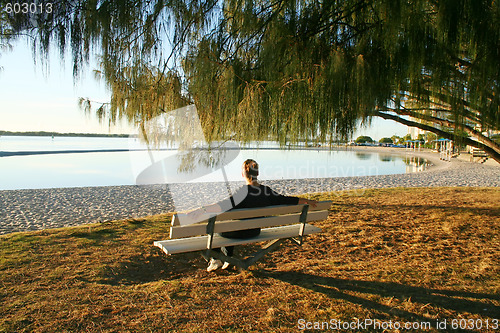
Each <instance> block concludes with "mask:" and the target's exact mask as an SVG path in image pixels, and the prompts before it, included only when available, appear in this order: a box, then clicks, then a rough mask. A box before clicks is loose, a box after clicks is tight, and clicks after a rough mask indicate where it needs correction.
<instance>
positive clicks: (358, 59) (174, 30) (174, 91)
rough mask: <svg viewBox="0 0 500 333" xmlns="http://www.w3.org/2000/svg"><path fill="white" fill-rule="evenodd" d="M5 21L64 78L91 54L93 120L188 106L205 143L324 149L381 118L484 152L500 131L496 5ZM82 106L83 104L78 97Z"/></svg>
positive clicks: (70, 5)
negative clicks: (95, 87)
mask: <svg viewBox="0 0 500 333" xmlns="http://www.w3.org/2000/svg"><path fill="white" fill-rule="evenodd" d="M53 3H54V11H53V12H52V13H41V14H37V15H32V16H31V17H29V18H28V16H27V15H25V16H22V15H11V17H10V18H9V19H10V22H12V23H11V24H12V26H13V27H14V29H15V30H16V31H30V32H31V33H32V34H34V35H36V36H37V39H36V41H37V43H38V44H37V47H38V49H39V50H41V51H42V54H47V51H48V49H49V47H52V46H53V45H56V47H59V48H60V50H61V51H63V50H64V49H65V48H67V46H68V45H69V46H70V48H71V51H72V56H73V60H74V64H75V65H74V71H75V75H77V74H78V72H79V70H80V68H81V67H82V65H83V64H85V62H86V61H87V60H88V58H89V55H91V54H93V53H98V54H99V55H100V56H101V57H102V59H103V66H102V68H101V71H100V73H99V74H100V76H101V77H102V78H103V79H104V80H105V81H106V82H107V83H108V86H109V88H110V90H111V92H112V98H111V101H110V103H107V104H105V105H100V106H98V107H97V108H96V109H97V112H98V113H99V115H101V116H102V117H103V118H107V119H116V118H120V117H126V118H127V119H129V120H131V121H137V122H139V123H140V122H143V121H145V120H147V119H151V117H154V116H155V115H158V114H160V113H162V112H164V111H165V110H169V109H172V108H175V107H177V106H181V105H185V104H188V103H195V104H196V106H197V108H198V111H199V113H200V117H201V119H202V124H203V127H204V131H205V136H206V137H207V138H208V139H209V140H216V139H226V138H233V139H235V140H240V141H249V140H262V139H274V140H278V141H280V142H281V143H285V142H294V141H300V140H313V141H332V140H335V139H337V138H343V139H345V138H348V137H349V136H350V135H351V134H352V132H353V130H354V129H355V126H356V124H357V123H358V122H359V121H360V120H361V121H364V122H369V121H370V119H372V118H373V117H382V118H384V119H391V120H394V121H397V122H400V123H403V124H405V125H409V126H415V127H419V128H421V129H424V130H428V131H431V132H434V133H436V134H437V135H439V136H441V137H445V138H451V139H455V140H458V141H460V142H462V143H465V144H469V145H472V146H476V147H479V148H482V149H484V150H486V151H487V152H488V153H489V154H490V155H491V156H492V157H493V158H495V159H496V160H497V161H499V162H500V147H499V145H498V144H496V143H495V142H493V141H492V140H490V139H489V138H488V137H487V136H486V135H485V133H486V132H488V131H491V130H494V131H497V130H499V128H500V109H499V102H500V101H499V94H498V93H499V91H498V90H499V85H498V78H499V77H500V38H499V37H500V36H499V34H500V32H499V29H498V27H499V26H500V25H499V23H500V22H499V20H500V4H499V1H497V0H489V1H486V0H413V1H408V0H407V1H402V0H374V1H363V0H342V1H340V0H338V1H335V0H333V1H312V0H259V1H248V0H245V1H243V0H221V1H214V0H206V1H202V0H191V1H179V0H170V1H142V0H135V1H130V0H125V1H98V0H79V1H77V0H74V1H53ZM83 104H84V105H86V106H87V109H89V108H90V107H91V104H89V101H84V103H83Z"/></svg>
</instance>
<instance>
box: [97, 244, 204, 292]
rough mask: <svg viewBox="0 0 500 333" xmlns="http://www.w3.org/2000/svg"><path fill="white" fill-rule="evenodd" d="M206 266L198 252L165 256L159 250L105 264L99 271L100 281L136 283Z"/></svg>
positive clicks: (174, 276) (172, 277)
mask: <svg viewBox="0 0 500 333" xmlns="http://www.w3.org/2000/svg"><path fill="white" fill-rule="evenodd" d="M205 266H206V262H205V260H204V259H203V258H202V256H201V255H200V253H199V252H196V253H188V254H184V255H182V256H165V254H163V253H162V252H161V250H159V249H158V250H156V249H152V250H151V252H150V253H144V254H139V255H135V256H131V257H128V258H127V259H126V260H123V261H120V262H118V263H116V265H108V266H106V267H105V268H104V269H103V270H102V272H101V273H100V276H101V280H100V283H103V284H109V285H136V284H143V283H149V282H155V281H159V280H175V279H178V278H181V277H185V276H189V275H194V274H195V272H196V271H198V270H199V269H200V268H203V267H205Z"/></svg>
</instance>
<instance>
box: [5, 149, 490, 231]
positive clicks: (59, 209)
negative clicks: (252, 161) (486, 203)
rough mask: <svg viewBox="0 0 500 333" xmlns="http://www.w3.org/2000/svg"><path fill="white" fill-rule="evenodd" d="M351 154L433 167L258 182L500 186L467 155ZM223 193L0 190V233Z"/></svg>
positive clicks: (290, 191) (150, 211) (304, 186)
mask: <svg viewBox="0 0 500 333" xmlns="http://www.w3.org/2000/svg"><path fill="white" fill-rule="evenodd" d="M349 149H351V148H349ZM354 149H356V150H359V151H360V152H363V151H366V152H383V153H384V154H395V155H408V156H416V157H422V158H425V159H427V160H428V161H430V162H431V163H432V164H433V166H432V167H430V168H428V169H426V170H424V171H421V172H417V173H406V174H396V175H380V176H366V177H339V178H315V179H298V180H286V179H284V180H272V181H262V183H263V184H266V185H269V186H271V187H272V188H273V189H275V190H276V191H277V192H280V193H283V194H287V195H298V194H304V193H315V192H324V191H342V190H359V191H363V190H364V189H369V188H391V187H441V186H471V187H500V164H498V163H497V162H495V161H493V160H488V161H487V162H486V163H484V164H480V163H472V162H470V161H469V155H468V154H463V155H460V156H458V157H457V158H453V159H452V160H451V162H447V161H441V160H440V159H439V154H437V153H434V152H430V151H420V152H418V151H405V150H404V149H396V148H378V147H355V148H354ZM242 184H243V183H242V182H231V183H230V186H231V189H235V188H237V187H239V186H241V185H242ZM224 193H227V189H226V185H225V184H220V183H218V184H214V183H189V184H170V185H168V186H167V185H147V186H134V185H131V186H106V187H81V188H54V189H28V190H7V191H0V234H6V233H11V232H17V231H28V230H40V229H46V228H57V227H66V226H75V225H82V224H86V223H95V222H103V221H109V220H115V219H123V218H138V217H144V216H148V215H156V214H162V213H167V212H172V211H176V210H185V209H191V208H195V207H198V206H200V203H202V204H203V203H207V202H216V201H218V200H220V199H222V198H223V196H224ZM360 193H362V192H360ZM174 199H175V200H174Z"/></svg>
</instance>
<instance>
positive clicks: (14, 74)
mask: <svg viewBox="0 0 500 333" xmlns="http://www.w3.org/2000/svg"><path fill="white" fill-rule="evenodd" d="M0 67H2V70H1V71H0V130H7V131H54V132H63V133H67V132H73V133H134V132H135V131H134V129H133V128H132V127H131V126H129V125H127V124H125V123H123V124H118V125H115V126H113V127H111V128H110V127H109V126H108V124H107V123H105V124H100V123H99V121H98V120H97V119H96V118H95V116H93V115H86V114H85V113H84V112H83V111H82V110H80V109H79V107H78V99H79V98H80V97H88V98H90V99H91V100H95V101H102V102H105V101H107V100H108V97H109V93H108V92H107V91H106V88H105V86H104V83H101V82H97V81H96V80H95V79H94V77H93V74H92V69H94V68H92V67H91V68H88V70H87V71H86V72H85V73H84V75H83V77H82V78H81V79H79V80H78V81H77V82H74V80H73V75H72V66H71V60H70V57H67V59H66V60H65V62H64V63H61V61H60V58H59V55H58V54H57V53H54V54H52V55H51V56H50V62H49V71H48V72H47V73H44V70H43V66H42V64H41V63H40V61H39V60H37V64H35V63H34V61H33V54H32V52H31V48H30V46H29V45H28V44H27V43H26V42H24V41H18V42H16V43H14V44H13V49H12V50H11V51H7V50H2V51H1V53H0ZM407 133H408V128H407V127H406V126H403V125H400V124H397V123H395V122H393V121H388V120H383V119H375V120H374V121H373V123H372V126H371V127H369V128H365V129H363V128H360V129H359V130H358V131H357V132H356V133H355V135H354V138H356V137H357V136H359V135H368V136H371V137H372V138H373V139H376V140H379V139H380V138H382V137H384V136H389V137H390V136H392V135H394V134H396V135H399V136H404V135H406V134H407Z"/></svg>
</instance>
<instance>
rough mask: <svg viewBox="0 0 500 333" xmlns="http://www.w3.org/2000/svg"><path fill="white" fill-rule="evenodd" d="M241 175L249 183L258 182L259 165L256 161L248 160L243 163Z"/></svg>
mask: <svg viewBox="0 0 500 333" xmlns="http://www.w3.org/2000/svg"><path fill="white" fill-rule="evenodd" d="M241 173H242V175H243V177H245V179H246V180H247V181H249V182H253V181H256V180H257V177H258V176H259V165H258V164H257V162H255V161H254V160H252V159H248V160H246V161H245V162H243V165H242V167H241Z"/></svg>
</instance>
